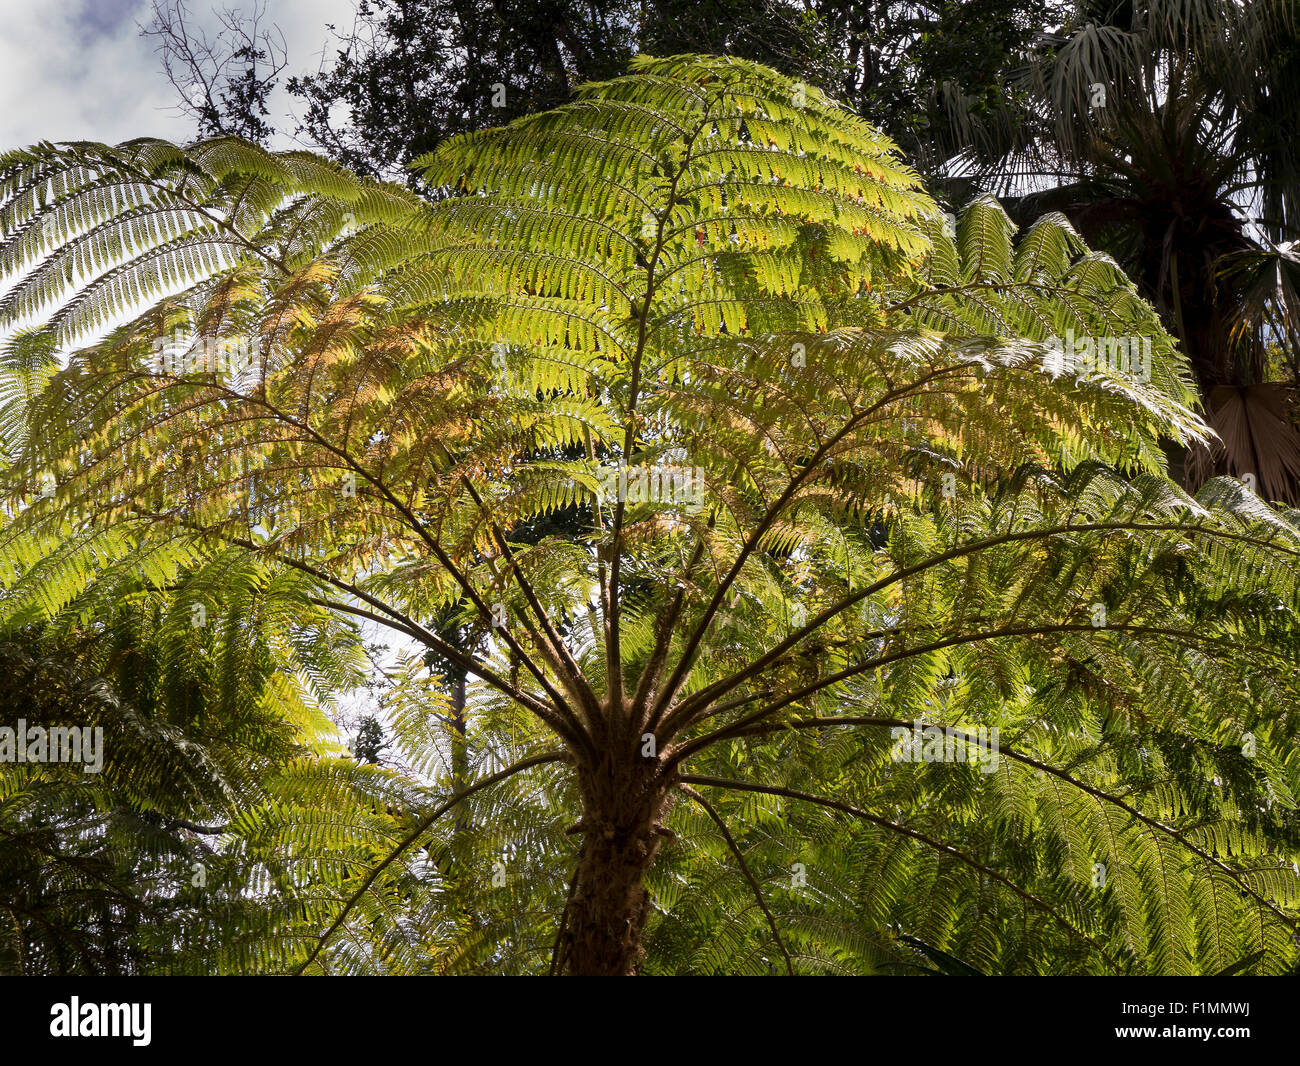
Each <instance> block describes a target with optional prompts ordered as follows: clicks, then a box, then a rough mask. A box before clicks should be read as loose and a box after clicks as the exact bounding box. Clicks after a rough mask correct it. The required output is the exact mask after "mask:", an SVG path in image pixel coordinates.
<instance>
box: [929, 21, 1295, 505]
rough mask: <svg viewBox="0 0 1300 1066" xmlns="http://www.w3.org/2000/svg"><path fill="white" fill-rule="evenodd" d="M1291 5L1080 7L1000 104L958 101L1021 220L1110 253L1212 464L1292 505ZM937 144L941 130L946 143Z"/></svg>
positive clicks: (970, 161) (958, 116) (978, 171)
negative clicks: (1039, 219)
mask: <svg viewBox="0 0 1300 1066" xmlns="http://www.w3.org/2000/svg"><path fill="white" fill-rule="evenodd" d="M1296 26H1297V24H1296V5H1295V4H1294V2H1293V0H1262V2H1258V3H1251V4H1239V3H1234V2H1228V0H1197V2H1195V3H1171V2H1165V0H1154V2H1148V3H1133V4H1116V3H1110V2H1104V0H1103V2H1089V3H1084V4H1081V5H1079V6H1078V10H1077V11H1076V12H1073V13H1072V14H1071V16H1070V17H1069V18H1068V19H1067V20H1066V21H1065V23H1064V24H1062V25H1061V26H1060V27H1051V26H1045V27H1044V30H1043V32H1041V33H1040V34H1038V35H1037V39H1036V40H1035V41H1034V43H1033V46H1032V48H1031V49H1030V50H1029V52H1028V54H1027V57H1026V59H1027V62H1026V63H1025V65H1024V68H1023V69H1022V70H1021V71H1020V72H1019V74H1018V76H1016V77H1015V78H1013V79H1012V80H1011V82H1010V85H1011V87H1012V90H1013V91H1011V92H1009V93H1006V94H1004V95H1003V96H1002V97H1000V98H999V99H1000V103H1001V104H1003V105H1005V106H998V107H994V108H992V109H985V111H984V113H982V114H981V113H976V112H975V111H974V110H973V109H971V108H967V107H963V106H961V105H962V103H963V101H961V100H956V101H954V102H955V103H956V104H957V105H958V106H957V107H956V109H955V110H954V112H953V117H952V119H951V121H950V126H952V127H953V128H954V132H956V133H958V134H959V135H960V136H962V137H964V138H965V139H966V142H967V147H966V151H965V153H964V157H965V158H964V163H965V164H966V167H965V170H966V173H967V175H968V177H969V179H970V181H971V182H972V183H973V184H975V185H976V186H978V187H981V188H986V189H992V190H995V191H1005V192H1009V193H1015V194H1017V195H1018V196H1020V197H1022V198H1021V199H1019V200H1018V203H1015V204H1013V205H1012V210H1013V213H1014V214H1015V215H1016V217H1017V218H1018V219H1019V220H1021V221H1024V220H1028V219H1032V218H1034V217H1036V216H1037V215H1038V214H1040V213H1042V212H1043V211H1048V210H1060V211H1063V212H1064V213H1065V214H1066V215H1067V216H1068V217H1069V218H1070V219H1071V220H1072V221H1073V222H1074V223H1075V225H1076V226H1078V228H1079V229H1080V231H1081V232H1082V233H1083V234H1084V236H1085V237H1086V239H1088V240H1089V242H1090V243H1092V244H1094V246H1096V247H1100V248H1104V249H1105V250H1107V251H1109V252H1110V253H1112V254H1113V255H1114V256H1115V257H1116V258H1117V259H1118V261H1119V262H1120V263H1121V265H1123V267H1124V268H1125V270H1126V271H1127V272H1128V274H1129V276H1130V277H1132V278H1133V279H1134V280H1135V281H1136V282H1137V284H1138V286H1139V289H1140V291H1141V292H1142V293H1143V295H1144V296H1146V297H1147V298H1148V299H1149V300H1151V301H1152V302H1153V303H1154V304H1155V305H1156V307H1157V308H1158V309H1159V311H1160V313H1161V317H1162V319H1163V321H1164V323H1165V325H1166V327H1167V328H1168V329H1169V331H1170V332H1171V333H1172V334H1173V335H1174V336H1176V337H1177V338H1178V340H1179V342H1180V344H1182V345H1183V347H1184V350H1185V351H1186V353H1187V355H1188V358H1189V360H1190V363H1191V366H1192V369H1193V371H1194V373H1195V375H1196V381H1197V385H1198V388H1199V390H1200V392H1201V395H1202V397H1203V398H1204V401H1205V404H1206V409H1207V413H1208V418H1209V422H1210V424H1211V425H1212V426H1213V428H1214V429H1215V430H1216V432H1217V433H1218V434H1219V436H1220V437H1221V438H1222V443H1221V444H1218V443H1216V444H1215V445H1214V446H1213V447H1212V448H1211V449H1209V450H1206V449H1195V450H1194V451H1193V453H1192V455H1191V456H1190V463H1189V468H1188V470H1187V479H1188V482H1189V483H1190V484H1191V485H1193V486H1195V485H1198V484H1200V483H1201V482H1203V481H1204V480H1205V478H1206V477H1208V476H1210V475H1211V474H1213V473H1224V472H1227V473H1232V474H1235V475H1238V476H1249V477H1251V478H1255V479H1256V480H1257V483H1258V485H1259V486H1260V488H1261V490H1262V491H1263V493H1264V494H1265V495H1266V496H1267V497H1268V498H1270V499H1280V500H1285V501H1287V502H1288V503H1292V504H1294V503H1295V502H1296V501H1297V500H1300V433H1298V432H1297V421H1296V410H1295V390H1296V387H1297V385H1298V384H1300V377H1297V374H1296V366H1297V362H1296V360H1297V355H1296V353H1297V351H1298V350H1300V347H1298V345H1297V341H1298V340H1300V335H1298V334H1297V331H1296V323H1297V321H1298V315H1300V301H1298V300H1297V295H1296V294H1297V285H1298V284H1300V260H1298V259H1297V257H1296V252H1295V249H1294V244H1295V236H1296V232H1297V230H1296V212H1297V204H1296V198H1295V197H1296V193H1295V190H1296V188H1297V187H1298V183H1297V154H1296V146H1295V137H1294V131H1295V129H1296V128H1297V125H1300V114H1298V113H1297V107H1298V106H1300V105H1298V104H1297V100H1298V99H1300V98H1298V97H1297V93H1296V91H1295V88H1296V77H1297V73H1296V72H1297V69H1300V67H1298V66H1297V63H1298V60H1297V56H1298V55H1300V37H1298V36H1297V31H1296ZM947 139H948V140H949V141H951V135H949V137H948V138H947Z"/></svg>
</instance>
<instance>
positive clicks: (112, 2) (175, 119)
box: [0, 0, 355, 151]
mask: <svg viewBox="0 0 1300 1066" xmlns="http://www.w3.org/2000/svg"><path fill="white" fill-rule="evenodd" d="M250 4H251V0H248V2H245V3H243V6H244V7H245V9H247V8H248V7H249V6H250ZM213 6H217V7H227V6H229V7H236V8H238V7H240V6H241V0H220V2H219V3H216V4H208V3H206V2H205V0H193V2H192V4H191V9H192V10H193V12H194V14H195V15H196V16H201V17H202V21H203V23H204V24H205V25H206V26H208V27H212V26H213V25H214V20H213V19H212V17H211V14H210V10H211V7H213ZM354 7H355V5H354V2H353V0H269V3H268V17H269V19H270V20H271V21H272V22H275V23H277V24H278V25H279V26H280V28H281V29H282V30H283V31H284V35H285V40H286V43H287V45H288V48H289V67H288V70H287V71H286V73H289V72H292V73H299V72H308V71H315V70H316V69H317V67H318V65H319V62H320V55H321V48H322V45H323V44H324V43H325V41H326V39H327V31H326V29H325V26H326V23H330V22H333V23H335V24H336V25H338V26H339V28H340V29H347V28H348V27H350V26H351V24H352V14H353V10H354ZM149 10H150V5H149V0H44V2H39V3H33V2H32V0H0V25H3V27H4V30H3V32H0V151H3V150H6V149H9V148H17V147H20V146H23V145H28V144H33V143H35V142H36V141H41V140H51V141H69V140H89V141H105V142H107V143H110V144H115V143H118V142H120V141H124V140H129V139H130V138H133V137H163V138H166V139H168V140H175V141H184V140H187V139H188V138H189V137H191V136H192V135H193V125H192V124H191V122H190V121H189V120H188V119H187V118H185V117H184V116H183V115H181V114H180V113H179V112H178V111H177V110H175V100H176V94H175V90H173V89H172V87H171V86H170V85H169V84H168V82H167V79H166V78H165V77H163V75H162V73H161V70H160V63H159V60H158V57H157V56H156V55H155V54H154V50H153V47H154V46H153V42H152V41H150V40H147V39H144V38H142V37H140V35H139V24H140V23H143V22H147V21H148V19H149ZM291 103H292V101H290V100H289V99H288V98H287V97H286V96H285V95H284V94H283V93H278V94H277V99H276V100H275V102H274V105H273V116H274V118H275V119H276V121H277V122H278V123H279V124H280V125H281V127H282V128H284V127H286V126H289V128H288V129H286V132H292V129H291V126H290V124H289V123H287V122H286V121H285V119H284V113H285V112H286V111H287V110H288V109H289V107H290V106H291Z"/></svg>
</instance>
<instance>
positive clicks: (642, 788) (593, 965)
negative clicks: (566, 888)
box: [564, 758, 669, 977]
mask: <svg viewBox="0 0 1300 1066" xmlns="http://www.w3.org/2000/svg"><path fill="white" fill-rule="evenodd" d="M581 788H582V801H583V816H582V833H583V836H582V847H581V849H580V850H579V855H578V870H577V883H576V886H575V888H574V892H573V899H572V901H571V903H570V905H569V913H568V918H567V923H566V932H565V944H564V959H565V972H566V973H568V974H570V975H572V976H585V977H624V976H634V975H635V974H636V972H637V969H638V967H639V966H640V964H641V960H642V956H643V951H642V937H643V935H644V933H645V927H646V922H647V920H648V919H649V917H650V893H649V891H648V890H647V888H646V885H645V879H646V874H647V873H648V872H649V870H650V864H651V863H652V862H653V861H654V856H655V852H656V851H658V849H659V844H660V842H661V841H662V839H663V830H662V829H661V820H662V819H663V817H664V816H665V815H666V813H667V807H668V796H669V786H668V784H667V782H666V781H665V779H664V777H663V776H662V774H661V773H660V766H659V764H658V763H657V762H655V761H653V760H645V759H629V760H625V761H619V760H615V759H613V758H607V760H606V762H605V764H604V765H603V766H601V767H598V768H596V769H595V770H592V771H590V772H588V773H584V774H583V775H581Z"/></svg>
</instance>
